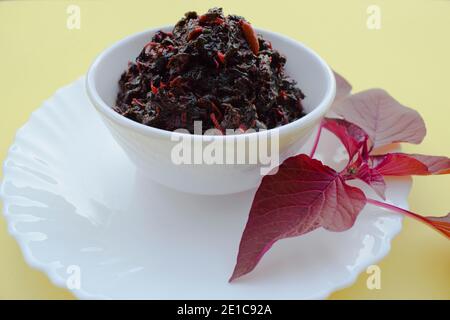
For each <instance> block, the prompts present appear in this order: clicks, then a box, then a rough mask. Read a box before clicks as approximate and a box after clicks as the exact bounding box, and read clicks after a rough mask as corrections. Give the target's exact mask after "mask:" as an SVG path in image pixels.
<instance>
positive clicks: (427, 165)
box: [370, 153, 450, 176]
mask: <svg viewBox="0 0 450 320" xmlns="http://www.w3.org/2000/svg"><path fill="white" fill-rule="evenodd" d="M370 158H371V160H372V167H373V168H374V169H375V170H377V171H378V172H379V173H380V174H381V175H383V176H410V175H432V174H433V175H434V174H447V173H450V159H449V158H447V157H438V156H426V155H422V154H406V153H388V154H385V155H377V156H371V157H370Z"/></svg>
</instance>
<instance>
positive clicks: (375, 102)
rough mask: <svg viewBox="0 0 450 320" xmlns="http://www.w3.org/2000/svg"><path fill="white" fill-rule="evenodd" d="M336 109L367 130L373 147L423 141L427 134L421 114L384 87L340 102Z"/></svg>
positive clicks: (341, 114) (347, 118)
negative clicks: (392, 95)
mask: <svg viewBox="0 0 450 320" xmlns="http://www.w3.org/2000/svg"><path fill="white" fill-rule="evenodd" d="M333 111H334V112H336V113H337V114H339V115H340V116H342V117H343V118H344V119H346V120H347V121H349V122H351V123H354V124H356V125H357V126H359V127H361V128H362V129H363V130H364V131H366V132H367V134H368V135H369V137H370V139H371V140H372V142H373V146H374V147H375V148H376V147H381V146H384V145H388V144H391V143H394V142H410V143H420V142H422V140H423V138H424V137H425V134H426V129H425V123H424V122H423V119H422V118H421V116H420V115H419V113H418V112H417V111H415V110H413V109H411V108H408V107H405V106H403V105H401V104H400V103H399V102H398V101H396V100H395V99H394V98H392V97H391V96H390V95H389V94H388V93H387V92H386V91H384V90H382V89H370V90H366V91H362V92H359V93H357V94H354V95H351V96H349V97H347V98H344V99H341V100H339V101H337V102H336V103H335V105H334V107H333Z"/></svg>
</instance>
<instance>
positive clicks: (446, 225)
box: [366, 198, 450, 239]
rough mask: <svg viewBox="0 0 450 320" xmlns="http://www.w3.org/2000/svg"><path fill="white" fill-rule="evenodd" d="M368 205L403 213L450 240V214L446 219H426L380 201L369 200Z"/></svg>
mask: <svg viewBox="0 0 450 320" xmlns="http://www.w3.org/2000/svg"><path fill="white" fill-rule="evenodd" d="M366 200H367V203H370V204H372V205H375V206H378V207H381V208H385V209H388V210H392V211H394V212H397V213H401V214H403V215H405V216H408V217H410V218H413V219H416V220H418V221H420V222H422V223H425V224H426V225H428V226H429V227H431V228H433V229H434V230H436V231H438V232H440V233H442V234H443V235H444V236H446V237H447V238H448V239H450V213H449V214H447V215H446V216H444V217H424V216H421V215H419V214H417V213H414V212H411V211H409V210H406V209H403V208H400V207H396V206H394V205H392V204H390V203H386V202H381V201H378V200H374V199H370V198H367V199H366Z"/></svg>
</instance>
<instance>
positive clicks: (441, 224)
mask: <svg viewBox="0 0 450 320" xmlns="http://www.w3.org/2000/svg"><path fill="white" fill-rule="evenodd" d="M425 219H427V220H428V221H429V224H430V225H431V226H432V227H433V228H435V229H437V230H438V231H440V232H441V233H442V234H443V235H444V236H446V237H447V238H449V239H450V213H449V214H447V215H446V216H445V217H425Z"/></svg>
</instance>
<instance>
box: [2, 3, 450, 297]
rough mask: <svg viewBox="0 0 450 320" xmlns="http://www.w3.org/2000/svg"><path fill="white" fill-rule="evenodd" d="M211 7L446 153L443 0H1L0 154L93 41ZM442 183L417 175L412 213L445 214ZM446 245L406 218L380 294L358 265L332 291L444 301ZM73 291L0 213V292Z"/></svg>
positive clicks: (76, 70)
mask: <svg viewBox="0 0 450 320" xmlns="http://www.w3.org/2000/svg"><path fill="white" fill-rule="evenodd" d="M68 4H77V5H79V6H80V8H81V29H80V30H68V29H67V28H66V19H67V14H66V9H67V6H68ZM370 4H376V5H379V7H380V9H381V14H382V16H381V29H380V30H369V29H368V28H367V26H366V20H367V13H366V10H367V7H368V5H370ZM214 5H218V6H223V7H224V9H225V10H226V12H227V13H237V14H240V15H242V16H245V17H246V18H247V19H248V20H250V21H251V22H252V23H253V24H254V25H257V26H260V27H262V28H265V29H270V30H274V31H277V32H280V33H284V34H286V35H289V36H291V37H293V38H295V39H298V40H300V41H302V42H304V43H306V44H307V45H309V46H310V47H312V48H314V49H315V50H316V51H317V52H318V53H319V54H320V55H322V57H324V58H325V60H326V61H328V63H329V64H330V65H331V66H332V67H333V68H334V69H335V70H337V71H339V72H340V73H342V74H343V75H344V76H345V77H346V78H347V79H349V80H351V82H352V84H353V86H354V89H355V91H359V90H362V89H366V88H370V87H382V88H384V89H386V90H388V91H389V92H390V93H391V94H392V95H393V96H394V97H396V98H397V99H398V100H399V101H400V102H402V103H403V104H405V105H408V106H411V107H413V108H415V109H417V110H418V111H419V112H420V113H421V114H422V116H423V117H424V119H425V122H426V123H427V127H428V135H427V137H426V140H425V141H424V142H423V143H422V144H421V145H420V146H415V145H414V146H412V145H408V146H406V147H405V149H406V151H409V152H420V153H427V154H434V155H446V156H450V80H449V79H450V41H449V35H450V1H444V0H442V1H439V0H428V1H425V0H424V1H420V0H407V1H400V0H399V1H396V0H389V1H377V0H371V1H364V0H355V1H345V0H341V1H332V0H329V1H323V0H320V1H318V0H314V1H312V0H311V1H298V0H296V1H294V0H284V1H283V0H275V1H262V0H259V1H249V0H245V1H244V0H237V1H235V0H222V1H209V0H198V1H188V0H178V1H173V0H158V1H151V0H146V1H141V2H139V3H138V2H136V1H120V2H119V1H70V2H66V1H2V2H0V130H1V131H0V158H1V159H4V157H5V156H6V151H7V148H8V147H9V145H10V144H11V143H12V141H13V139H14V133H15V131H16V130H17V129H18V128H19V127H20V126H22V125H23V124H24V123H25V122H26V121H27V119H28V117H29V115H30V113H31V112H32V111H33V110H35V109H36V108H38V107H39V105H40V104H41V102H42V101H43V100H44V99H46V98H47V97H49V96H51V95H52V94H53V92H54V91H55V90H56V89H58V88H59V87H61V86H63V85H65V84H68V83H70V82H71V81H73V80H75V79H76V78H78V77H79V76H81V75H83V74H84V73H85V72H86V70H87V68H88V66H89V64H90V62H91V61H92V59H93V58H94V57H95V56H96V55H97V54H98V53H99V52H100V51H101V50H102V49H103V48H105V47H106V46H108V45H110V44H112V43H113V42H115V41H116V40H118V39H120V38H122V37H124V36H126V35H129V34H131V33H134V32H137V31H141V30H145V29H148V28H151V27H155V26H158V25H165V24H170V23H174V22H175V21H177V20H178V18H179V17H180V16H182V15H183V13H184V12H186V11H188V10H193V9H194V10H197V11H199V12H202V11H204V10H206V9H207V8H209V7H212V6H214ZM449 190H450V176H439V177H425V178H415V179H414V187H413V191H412V193H411V196H410V204H411V208H412V210H414V211H416V212H420V213H424V214H427V215H432V214H434V215H438V214H443V213H445V212H447V211H448V209H450V194H449ZM80 236H82V235H80ZM449 249H450V247H449V241H448V240H446V239H445V238H444V237H442V236H441V235H439V234H437V233H436V232H433V231H431V230H429V229H428V228H426V227H424V226H423V225H421V224H419V223H417V222H415V221H411V220H410V219H406V220H405V222H404V229H403V231H402V232H401V234H400V235H399V236H398V237H397V238H395V240H394V241H393V244H392V250H391V252H390V254H389V255H388V256H387V257H386V258H385V259H384V260H383V261H382V262H381V263H380V264H379V266H380V267H381V270H382V282H381V285H382V288H381V290H374V291H370V290H368V289H367V287H366V285H365V284H366V279H367V274H365V273H363V274H361V275H360V277H359V279H358V281H357V282H356V283H355V284H354V285H353V286H352V287H350V288H346V289H343V290H341V291H339V292H336V293H334V294H333V295H332V296H331V298H333V299H349V298H352V299H361V298H366V299H376V298H385V299H391V298H401V299H407V298H425V299H429V298H434V299H450V274H449V271H450V254H449ZM72 297H73V296H72V295H71V294H70V293H68V291H66V290H64V289H61V288H57V287H55V286H53V285H52V284H51V283H50V282H49V280H48V279H47V277H46V276H45V275H44V274H42V273H40V272H38V271H36V270H33V269H31V268H30V267H28V266H27V264H26V263H25V262H24V260H23V257H22V254H21V252H20V250H19V248H18V246H17V244H16V242H15V241H14V240H13V239H12V238H11V237H10V236H9V234H8V232H7V226H6V223H5V221H4V219H3V217H0V298H45V299H47V298H48V299H64V298H72Z"/></svg>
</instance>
